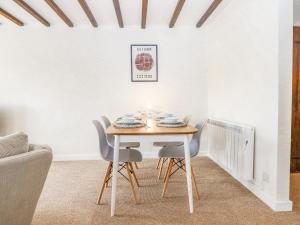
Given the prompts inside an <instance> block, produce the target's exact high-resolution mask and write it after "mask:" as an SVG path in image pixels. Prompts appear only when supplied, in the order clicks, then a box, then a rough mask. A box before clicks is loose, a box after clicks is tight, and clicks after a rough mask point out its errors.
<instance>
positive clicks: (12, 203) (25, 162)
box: [0, 145, 52, 225]
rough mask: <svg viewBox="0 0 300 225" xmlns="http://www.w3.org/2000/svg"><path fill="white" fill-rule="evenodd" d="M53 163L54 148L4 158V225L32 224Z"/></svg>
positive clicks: (0, 221) (0, 188)
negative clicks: (52, 149)
mask: <svg viewBox="0 0 300 225" xmlns="http://www.w3.org/2000/svg"><path fill="white" fill-rule="evenodd" d="M51 162H52V151H51V149H50V148H49V147H47V146H38V145H29V149H28V152H26V153H22V154H18V155H14V156H9V157H5V158H1V159H0V225H30V224H31V221H32V218H33V215H34V211H35V208H36V205H37V202H38V199H39V197H40V194H41V192H42V189H43V186H44V183H45V180H46V177H47V174H48V170H49V167H50V164H51Z"/></svg>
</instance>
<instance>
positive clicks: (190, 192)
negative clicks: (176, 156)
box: [184, 135, 194, 213]
mask: <svg viewBox="0 0 300 225" xmlns="http://www.w3.org/2000/svg"><path fill="white" fill-rule="evenodd" d="M184 157H185V167H186V168H185V169H186V181H187V188H188V195H189V206H190V213H193V211H194V206H193V189H192V177H191V155H190V147H189V136H188V135H184Z"/></svg>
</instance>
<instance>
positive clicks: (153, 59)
mask: <svg viewBox="0 0 300 225" xmlns="http://www.w3.org/2000/svg"><path fill="white" fill-rule="evenodd" d="M131 81H132V82H157V81H158V66H157V45H131Z"/></svg>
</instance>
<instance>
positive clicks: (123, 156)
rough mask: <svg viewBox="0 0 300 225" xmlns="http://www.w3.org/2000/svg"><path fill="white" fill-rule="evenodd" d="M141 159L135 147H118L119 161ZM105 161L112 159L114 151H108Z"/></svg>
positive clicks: (139, 160) (136, 160)
mask: <svg viewBox="0 0 300 225" xmlns="http://www.w3.org/2000/svg"><path fill="white" fill-rule="evenodd" d="M142 159H143V156H142V153H141V152H140V151H138V150H136V149H120V153H119V161H120V162H141V161H142ZM105 160H107V161H114V151H109V153H108V155H107V157H106V158H105Z"/></svg>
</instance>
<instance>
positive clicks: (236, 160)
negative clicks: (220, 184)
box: [207, 119, 255, 181]
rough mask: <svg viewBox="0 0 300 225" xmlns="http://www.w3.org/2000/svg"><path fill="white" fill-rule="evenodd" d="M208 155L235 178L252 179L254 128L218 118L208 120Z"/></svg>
mask: <svg viewBox="0 0 300 225" xmlns="http://www.w3.org/2000/svg"><path fill="white" fill-rule="evenodd" d="M207 123H208V148H209V155H210V157H211V158H212V160H214V161H215V162H216V163H217V164H219V165H220V166H221V167H222V168H223V169H225V170H226V171H227V172H228V173H229V174H231V175H232V176H233V177H236V178H237V179H242V180H248V181H251V180H253V176H254V146H255V128H254V127H251V126H247V125H241V124H236V123H231V122H227V121H220V120H213V119H209V120H208V122H207Z"/></svg>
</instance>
